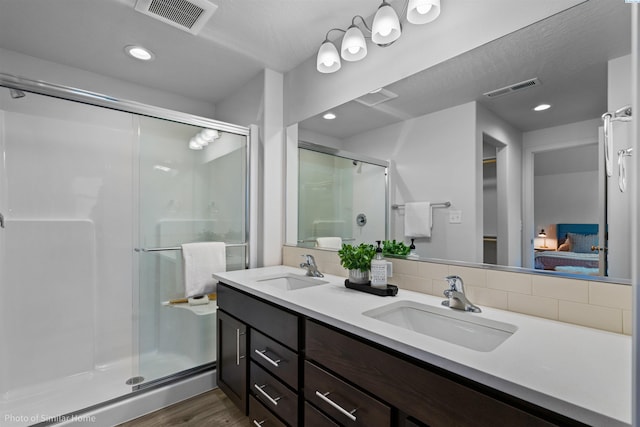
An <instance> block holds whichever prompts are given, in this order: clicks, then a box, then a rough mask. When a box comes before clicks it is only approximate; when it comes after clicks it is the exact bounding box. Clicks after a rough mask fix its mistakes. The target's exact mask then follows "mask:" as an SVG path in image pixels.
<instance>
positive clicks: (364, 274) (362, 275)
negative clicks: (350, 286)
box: [349, 269, 369, 285]
mask: <svg viewBox="0 0 640 427" xmlns="http://www.w3.org/2000/svg"><path fill="white" fill-rule="evenodd" d="M349 282H351V283H357V284H360V285H366V284H367V283H369V271H368V270H367V271H360V270H359V269H355V270H349Z"/></svg>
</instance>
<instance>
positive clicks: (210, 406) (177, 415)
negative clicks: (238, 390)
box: [120, 388, 249, 427]
mask: <svg viewBox="0 0 640 427" xmlns="http://www.w3.org/2000/svg"><path fill="white" fill-rule="evenodd" d="M163 426H167V427H168V426H185V427H205V426H206V427H208V426H212V427H218V426H225V427H247V426H249V418H247V417H245V416H244V415H243V414H242V413H241V412H240V410H239V409H238V408H236V407H235V405H234V404H233V403H231V401H230V400H229V399H228V398H227V397H226V396H225V395H224V393H223V392H222V391H220V389H218V388H216V389H214V390H211V391H208V392H206V393H203V394H200V395H198V396H195V397H192V398H191V399H187V400H185V401H182V402H180V403H176V404H175V405H171V406H167V407H166V408H163V409H160V410H158V411H156V412H152V413H150V414H147V415H144V416H142V417H140V418H136V419H135V420H132V421H128V422H126V423H124V424H120V427H163Z"/></svg>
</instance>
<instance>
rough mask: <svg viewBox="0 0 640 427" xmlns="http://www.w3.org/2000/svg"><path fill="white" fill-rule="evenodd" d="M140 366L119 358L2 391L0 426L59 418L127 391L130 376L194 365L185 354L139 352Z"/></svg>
mask: <svg viewBox="0 0 640 427" xmlns="http://www.w3.org/2000/svg"><path fill="white" fill-rule="evenodd" d="M140 365H141V370H140V373H139V374H135V373H134V370H133V363H132V361H131V359H125V360H120V361H117V362H114V363H111V364H109V365H106V366H102V367H100V368H98V369H95V370H94V371H93V372H85V373H81V374H77V375H73V376H70V377H67V378H63V379H59V380H57V381H52V382H49V383H43V384H38V385H35V386H30V387H24V388H22V389H18V390H12V391H10V392H7V393H4V394H2V395H1V396H0V426H2V427H5V426H6V427H23V426H30V425H33V424H37V423H41V422H45V421H63V420H65V418H62V417H61V415H63V414H68V413H72V412H75V411H79V410H81V409H84V408H87V407H90V406H93V405H97V404H100V403H102V402H106V401H108V400H111V399H115V398H118V397H121V396H124V395H127V394H129V393H131V391H132V386H130V385H127V384H126V381H127V379H129V378H131V377H133V376H134V375H141V376H144V377H145V379H146V380H148V379H151V380H152V379H157V378H161V377H164V376H167V375H171V374H174V373H176V372H180V371H182V370H185V369H189V368H192V367H194V364H193V361H191V360H190V359H189V358H188V357H185V356H182V355H175V354H158V353H150V354H145V355H143V356H142V357H141V360H140ZM143 384H144V383H143Z"/></svg>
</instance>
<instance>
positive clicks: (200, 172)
mask: <svg viewBox="0 0 640 427" xmlns="http://www.w3.org/2000/svg"><path fill="white" fill-rule="evenodd" d="M0 78H1V79H0V85H1V86H4V87H3V88H1V89H0V342H1V343H2V344H1V345H0V360H1V361H2V363H1V364H0V425H2V426H4V425H7V426H23V425H34V424H43V425H44V424H48V423H51V422H58V421H68V420H72V419H74V417H76V419H77V417H79V416H81V415H80V414H82V413H83V411H84V410H86V409H87V408H91V409H92V410H94V411H95V409H96V408H99V407H100V406H101V405H104V404H105V403H107V402H119V404H122V402H124V401H126V400H127V399H130V398H137V397H139V396H140V395H142V394H144V392H145V391H147V390H151V391H157V390H158V389H159V388H161V387H166V386H167V384H169V385H170V384H172V383H178V382H180V381H187V380H185V378H190V377H194V376H198V375H200V376H202V375H209V376H210V377H211V378H213V376H211V372H212V371H213V369H214V368H215V354H216V351H215V342H216V339H215V325H216V320H215V315H216V312H215V308H216V306H215V302H213V303H210V304H209V305H208V307H207V308H206V309H199V310H194V309H193V307H189V306H188V305H182V306H177V305H168V304H166V302H167V301H169V300H172V299H176V298H181V297H184V294H185V292H184V281H183V272H182V257H181V252H180V245H181V244H182V243H187V242H197V241H222V242H225V243H226V264H227V270H231V269H242V268H246V267H247V265H248V253H249V248H248V231H249V230H248V196H247V195H248V162H249V158H248V157H249V154H248V153H249V150H248V144H249V141H248V135H249V130H248V129H247V128H244V127H239V126H234V125H229V124H226V123H221V122H216V121H212V120H208V119H204V118H200V117H195V116H190V115H185V114H181V113H176V112H173V111H169V110H163V109H159V108H154V107H149V106H145V105H142V104H137V103H133V102H126V101H119V100H115V99H113V98H110V97H107V96H102V95H98V94H93V93H88V92H83V91H81V90H77V89H70V88H63V87H57V86H54V85H47V84H44V83H42V82H37V83H35V82H29V81H25V80H22V79H17V78H14V77H12V76H6V75H3V76H0ZM207 378H208V377H207ZM212 381H213V380H211V382H212ZM91 421H92V425H109V421H106V420H102V421H101V420H100V419H99V417H98V419H95V418H93V419H92V420H91Z"/></svg>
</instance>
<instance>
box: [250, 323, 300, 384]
mask: <svg viewBox="0 0 640 427" xmlns="http://www.w3.org/2000/svg"><path fill="white" fill-rule="evenodd" d="M250 334H251V338H250V341H251V359H253V360H254V361H255V362H256V363H257V364H259V365H260V366H262V367H263V368H264V369H266V370H267V371H269V372H271V373H272V374H273V375H275V376H277V377H278V378H280V379H281V380H282V381H284V382H285V383H287V384H288V385H289V386H290V387H291V388H293V389H297V388H298V355H297V354H296V353H295V352H293V351H291V350H289V349H288V348H287V347H285V346H283V345H282V344H279V343H277V342H276V341H274V340H272V339H271V338H269V337H267V336H265V335H263V334H261V333H260V332H258V331H256V330H255V329H252V330H251V332H250Z"/></svg>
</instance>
